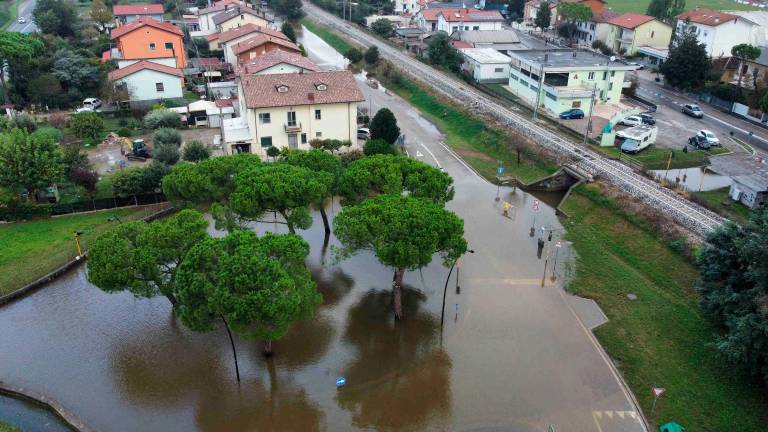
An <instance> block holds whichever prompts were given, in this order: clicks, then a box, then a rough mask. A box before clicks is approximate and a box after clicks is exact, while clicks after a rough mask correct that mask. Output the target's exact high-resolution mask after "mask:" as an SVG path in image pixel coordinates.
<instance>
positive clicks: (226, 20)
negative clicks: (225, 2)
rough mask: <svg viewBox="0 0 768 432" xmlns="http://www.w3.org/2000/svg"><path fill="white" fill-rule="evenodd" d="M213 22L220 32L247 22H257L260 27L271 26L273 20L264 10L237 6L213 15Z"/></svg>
mask: <svg viewBox="0 0 768 432" xmlns="http://www.w3.org/2000/svg"><path fill="white" fill-rule="evenodd" d="M213 24H214V25H215V26H216V30H217V31H219V32H223V31H227V30H232V29H235V28H238V27H242V26H243V25H245V24H255V25H257V26H259V27H269V26H270V25H271V24H272V20H271V19H270V18H269V17H267V15H266V14H265V13H264V12H261V11H257V10H254V9H252V8H249V7H243V6H235V7H233V8H230V9H228V10H226V11H223V12H220V13H218V14H216V15H214V16H213Z"/></svg>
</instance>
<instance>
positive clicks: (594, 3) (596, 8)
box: [555, 0, 608, 25]
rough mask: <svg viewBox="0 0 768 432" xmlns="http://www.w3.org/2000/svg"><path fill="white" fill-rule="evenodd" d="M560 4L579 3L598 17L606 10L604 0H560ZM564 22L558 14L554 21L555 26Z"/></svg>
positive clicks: (562, 17) (563, 18)
mask: <svg viewBox="0 0 768 432" xmlns="http://www.w3.org/2000/svg"><path fill="white" fill-rule="evenodd" d="M560 3H579V4H581V5H583V6H586V7H588V8H589V9H590V10H591V11H592V15H593V16H596V15H600V14H602V13H603V12H605V11H606V10H608V8H607V7H606V5H605V0H560ZM565 20H566V19H565V17H564V16H562V15H560V14H559V13H558V14H557V18H556V19H555V23H556V25H557V24H560V23H562V22H564V21H565Z"/></svg>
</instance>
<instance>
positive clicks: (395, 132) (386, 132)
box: [370, 108, 400, 144]
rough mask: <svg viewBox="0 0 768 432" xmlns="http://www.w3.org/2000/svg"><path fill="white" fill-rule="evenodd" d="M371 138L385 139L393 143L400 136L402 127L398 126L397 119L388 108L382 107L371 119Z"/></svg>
mask: <svg viewBox="0 0 768 432" xmlns="http://www.w3.org/2000/svg"><path fill="white" fill-rule="evenodd" d="M370 129H371V138H373V139H379V138H380V139H383V140H384V141H386V142H388V143H390V144H393V143H394V142H395V141H396V140H397V138H398V137H399V136H400V128H399V127H398V126H397V119H396V118H395V115H394V114H392V111H390V110H389V109H387V108H382V109H380V110H379V111H378V112H376V115H375V116H373V119H372V120H371V125H370Z"/></svg>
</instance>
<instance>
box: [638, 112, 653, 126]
mask: <svg viewBox="0 0 768 432" xmlns="http://www.w3.org/2000/svg"><path fill="white" fill-rule="evenodd" d="M638 116H639V117H640V120H642V121H643V124H647V125H650V126H653V125H655V124H656V119H655V118H653V116H652V115H650V114H647V113H642V114H638Z"/></svg>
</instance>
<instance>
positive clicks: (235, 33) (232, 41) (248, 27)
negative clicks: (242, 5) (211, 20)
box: [207, 24, 289, 65]
mask: <svg viewBox="0 0 768 432" xmlns="http://www.w3.org/2000/svg"><path fill="white" fill-rule="evenodd" d="M259 34H263V35H267V36H272V37H274V38H278V39H285V40H289V39H288V37H287V36H285V35H284V34H282V33H280V32H279V31H275V30H271V29H269V28H267V27H260V26H257V25H256V24H245V25H243V26H240V27H237V28H234V29H232V30H227V31H224V32H221V33H214V34H212V35H209V36H208V37H207V39H208V43H209V44H210V46H211V49H219V50H223V51H224V60H225V61H226V62H228V63H230V64H232V65H234V64H236V63H237V62H236V56H235V54H234V53H233V52H232V47H233V46H234V45H237V44H239V43H240V42H243V41H245V40H247V39H250V38H252V37H254V36H256V35H259ZM214 47H215V48H214Z"/></svg>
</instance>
